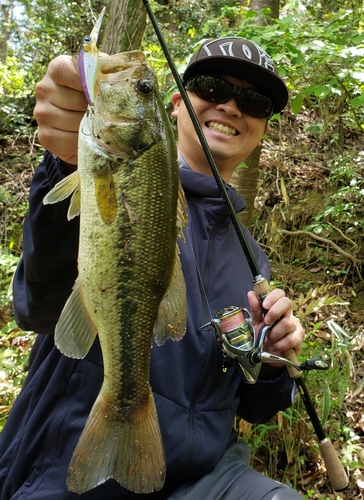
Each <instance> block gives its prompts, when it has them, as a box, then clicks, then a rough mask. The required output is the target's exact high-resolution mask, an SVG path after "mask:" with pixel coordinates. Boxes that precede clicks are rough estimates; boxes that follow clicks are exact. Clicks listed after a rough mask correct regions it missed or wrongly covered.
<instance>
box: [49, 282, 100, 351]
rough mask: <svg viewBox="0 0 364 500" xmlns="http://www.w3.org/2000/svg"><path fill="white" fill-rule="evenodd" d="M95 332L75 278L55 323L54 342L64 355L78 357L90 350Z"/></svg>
mask: <svg viewBox="0 0 364 500" xmlns="http://www.w3.org/2000/svg"><path fill="white" fill-rule="evenodd" d="M96 334H97V330H96V327H95V325H94V324H93V322H92V320H91V318H90V316H89V314H88V311H87V309H86V307H85V304H84V300H83V296H82V287H81V285H80V280H79V279H77V280H76V282H75V284H74V287H73V290H72V293H71V295H70V296H69V298H68V300H67V302H66V304H65V306H64V308H63V310H62V312H61V315H60V317H59V320H58V323H57V325H56V329H55V344H56V346H57V347H58V349H59V350H60V351H61V353H62V354H64V355H65V356H68V357H70V358H77V359H80V358H84V357H85V356H86V354H87V353H88V351H89V350H90V348H91V346H92V344H93V342H94V340H95V338H96Z"/></svg>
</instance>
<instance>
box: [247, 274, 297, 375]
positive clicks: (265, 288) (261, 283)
mask: <svg viewBox="0 0 364 500" xmlns="http://www.w3.org/2000/svg"><path fill="white" fill-rule="evenodd" d="M253 288H254V292H255V293H256V294H257V295H258V297H259V299H260V301H261V303H263V301H264V299H265V297H266V296H267V295H268V293H269V291H270V288H269V283H268V281H267V280H266V279H265V278H263V277H262V276H260V277H259V278H258V279H257V280H256V281H254V282H253ZM282 356H283V357H284V358H286V359H289V360H290V361H292V362H293V363H295V364H296V365H299V364H300V363H299V361H298V359H297V356H296V353H295V351H294V350H293V349H288V351H285V352H283V353H282ZM287 370H288V373H289V375H290V377H292V378H298V377H300V376H301V372H300V371H299V370H297V369H296V368H294V367H293V366H287Z"/></svg>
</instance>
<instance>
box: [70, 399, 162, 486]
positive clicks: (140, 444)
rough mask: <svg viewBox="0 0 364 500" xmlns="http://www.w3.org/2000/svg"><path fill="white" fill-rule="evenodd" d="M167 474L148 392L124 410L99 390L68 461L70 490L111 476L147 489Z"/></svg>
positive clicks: (121, 481)
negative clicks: (142, 400) (138, 404)
mask: <svg viewBox="0 0 364 500" xmlns="http://www.w3.org/2000/svg"><path fill="white" fill-rule="evenodd" d="M165 475H166V466H165V458H164V450H163V443H162V438H161V434H160V430H159V423H158V417H157V412H156V409H155V404H154V399H153V395H152V392H151V391H150V395H149V398H148V401H147V404H146V405H145V406H142V407H140V408H138V407H135V408H132V410H131V411H129V412H128V411H127V410H124V411H122V409H120V407H119V408H118V407H117V405H116V404H113V403H112V401H110V399H107V398H105V397H104V395H103V389H101V392H100V394H99V396H98V397H97V399H96V402H95V404H94V406H93V408H92V409H91V413H90V415H89V417H88V420H87V422H86V425H85V428H84V430H83V432H82V434H81V437H80V439H79V441H78V443H77V446H76V448H75V451H74V453H73V456H72V459H71V462H70V466H69V469H68V477H67V488H68V490H69V491H73V492H75V493H79V494H81V493H84V492H86V491H89V490H91V489H92V488H95V487H96V486H98V485H99V484H102V483H104V482H105V481H107V480H108V479H109V478H114V479H115V480H116V481H117V482H118V483H119V484H120V485H121V486H123V487H124V488H127V489H128V490H130V491H133V492H135V493H151V492H152V491H154V490H155V491H158V490H160V489H161V488H162V487H163V484H164V481H165Z"/></svg>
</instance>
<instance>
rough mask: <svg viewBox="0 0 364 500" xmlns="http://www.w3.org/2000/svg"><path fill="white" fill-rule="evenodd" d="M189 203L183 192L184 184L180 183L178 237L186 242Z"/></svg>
mask: <svg viewBox="0 0 364 500" xmlns="http://www.w3.org/2000/svg"><path fill="white" fill-rule="evenodd" d="M187 220H188V216H187V203H186V198H185V192H184V191H183V188H182V184H181V183H180V182H179V183H178V198H177V237H178V238H181V239H182V240H183V241H184V240H185V237H184V234H183V228H186V227H187Z"/></svg>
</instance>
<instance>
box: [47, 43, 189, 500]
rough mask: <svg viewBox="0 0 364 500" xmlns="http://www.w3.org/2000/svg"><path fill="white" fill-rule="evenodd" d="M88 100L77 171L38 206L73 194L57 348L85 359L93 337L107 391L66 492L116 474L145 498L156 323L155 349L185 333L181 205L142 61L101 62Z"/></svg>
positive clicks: (158, 449)
mask: <svg viewBox="0 0 364 500" xmlns="http://www.w3.org/2000/svg"><path fill="white" fill-rule="evenodd" d="M95 96H96V97H95V104H94V106H93V107H89V109H88V112H87V114H86V115H85V117H84V119H83V121H82V123H81V126H80V138H79V154H78V156H79V167H78V172H77V173H75V174H72V175H71V176H69V177H68V178H67V179H66V180H64V181H61V183H60V185H57V186H56V187H55V188H54V189H53V190H52V191H51V192H50V193H49V194H48V195H47V197H46V198H45V200H44V202H45V203H55V202H56V201H59V200H61V199H64V198H65V197H66V196H68V195H70V194H71V193H73V194H72V198H71V203H70V209H69V217H73V216H74V215H76V214H78V213H80V243H79V255H78V271H79V275H78V278H77V281H76V283H75V286H74V290H73V292H72V294H71V296H70V298H69V299H68V301H67V303H66V305H65V307H64V309H63V311H62V314H61V316H60V319H59V322H58V324H57V327H56V334H55V341H56V345H57V346H58V347H59V349H60V350H61V351H62V352H63V353H64V354H66V355H68V356H72V357H78V358H81V357H84V356H85V355H86V354H87V352H88V350H89V348H90V347H91V345H92V343H93V341H94V339H95V336H96V334H98V336H99V340H100V345H101V349H102V355H103V362H104V381H103V385H102V388H101V390H100V393H99V395H98V397H97V399H96V401H95V404H94V406H93V408H92V410H91V412H90V415H89V417H88V420H87V422H86V425H85V428H84V430H83V432H82V435H81V437H80V439H79V442H78V444H77V446H76V449H75V451H74V454H73V457H72V459H71V463H70V467H69V472H68V482H67V485H68V489H69V490H70V491H74V492H76V493H83V492H85V491H88V490H90V489H92V488H94V487H96V486H97V485H98V484H101V483H103V482H105V481H106V480H107V479H109V478H114V479H116V480H117V481H118V482H119V483H120V484H121V485H122V486H124V487H125V488H127V489H130V490H132V491H135V492H137V493H148V492H151V491H153V490H159V489H160V488H161V487H162V486H163V484H164V480H165V458H164V451H163V444H162V440H161V435H160V430H159V424H158V418H157V414H156V409H155V404H154V399H153V394H152V391H151V387H150V383H149V369H150V352H151V348H152V337H153V327H154V334H155V336H156V341H157V343H158V344H163V343H164V341H165V340H166V339H167V338H169V337H171V338H173V339H176V340H179V339H180V338H182V337H183V335H184V331H185V321H186V318H185V316H186V292H185V284H184V280H183V275H182V271H181V267H180V262H179V258H178V251H177V245H176V240H177V237H178V236H181V227H182V226H183V225H184V224H185V223H186V220H185V217H186V216H185V207H184V202H183V196H182V194H181V193H182V191H181V187H180V185H179V176H178V165H177V153H176V146H175V142H174V138H173V132H172V130H171V127H170V124H169V121H168V117H167V115H166V112H165V109H164V106H163V103H162V102H161V100H160V97H159V94H158V91H157V82H156V79H155V76H154V75H153V74H152V72H151V71H150V70H149V68H148V67H147V65H146V63H145V59H144V55H143V54H142V53H141V52H137V51H134V52H130V53H123V54H116V55H114V56H110V57H108V58H106V59H102V60H101V61H100V71H99V74H98V77H97V79H96V89H95ZM76 178H77V179H78V180H79V184H77V182H76V180H75V179H76ZM75 186H76V187H75ZM179 203H180V205H179V206H178V204H179ZM178 214H182V216H179V215H178Z"/></svg>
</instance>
